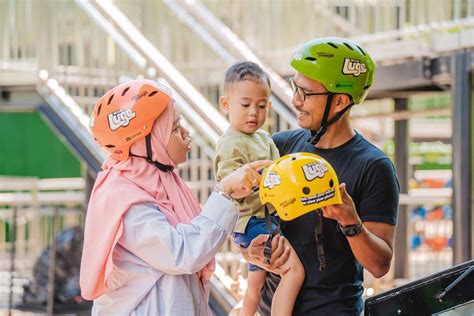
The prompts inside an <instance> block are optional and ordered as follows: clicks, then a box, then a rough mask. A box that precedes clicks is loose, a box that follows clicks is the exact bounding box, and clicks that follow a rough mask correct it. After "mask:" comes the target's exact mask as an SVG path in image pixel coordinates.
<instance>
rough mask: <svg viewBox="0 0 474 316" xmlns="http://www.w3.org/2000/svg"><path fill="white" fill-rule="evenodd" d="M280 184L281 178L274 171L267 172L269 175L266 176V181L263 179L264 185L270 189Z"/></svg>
mask: <svg viewBox="0 0 474 316" xmlns="http://www.w3.org/2000/svg"><path fill="white" fill-rule="evenodd" d="M280 184H281V178H280V176H279V175H278V174H277V173H276V172H274V171H270V172H269V173H267V176H266V177H265V181H263V187H264V188H269V189H273V187H274V186H276V185H280Z"/></svg>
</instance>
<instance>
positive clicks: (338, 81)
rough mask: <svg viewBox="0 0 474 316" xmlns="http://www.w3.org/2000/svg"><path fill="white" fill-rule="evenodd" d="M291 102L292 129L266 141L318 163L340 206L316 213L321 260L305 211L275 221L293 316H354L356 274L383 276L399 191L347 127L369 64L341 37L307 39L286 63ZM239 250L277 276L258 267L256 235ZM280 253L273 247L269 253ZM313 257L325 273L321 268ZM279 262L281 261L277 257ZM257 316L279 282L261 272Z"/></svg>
mask: <svg viewBox="0 0 474 316" xmlns="http://www.w3.org/2000/svg"><path fill="white" fill-rule="evenodd" d="M291 65H292V67H293V68H294V69H295V70H296V71H297V73H296V75H295V76H294V78H293V79H292V86H293V91H294V96H293V99H292V103H293V105H294V106H295V108H296V110H297V112H298V114H297V118H298V124H299V126H300V127H301V128H300V129H296V130H290V131H284V132H280V133H277V134H275V135H273V139H274V141H275V144H276V145H277V147H278V149H279V151H280V155H282V156H283V155H286V154H289V153H293V152H310V153H314V154H317V155H319V156H321V157H323V158H324V159H326V160H327V161H328V162H329V163H330V164H331V165H332V166H333V168H334V170H335V171H336V174H337V176H338V178H339V181H340V183H341V185H340V187H339V189H340V191H341V195H342V199H343V204H341V205H333V206H327V207H324V208H323V210H322V212H323V223H322V225H323V246H324V247H323V252H324V253H323V254H321V253H319V254H318V250H317V249H318V248H317V247H316V240H315V227H316V223H317V222H316V221H317V218H318V217H317V216H316V213H315V212H311V213H307V214H305V215H303V216H301V217H299V218H297V219H295V220H292V221H289V222H282V224H281V228H282V232H283V235H284V236H285V237H286V238H287V239H288V241H289V242H290V243H291V245H292V246H293V247H294V249H295V250H296V252H297V253H298V256H299V258H300V260H301V262H302V263H303V266H304V268H305V272H306V278H305V281H304V283H303V286H302V288H301V290H300V293H299V295H298V298H297V300H296V303H295V307H294V309H293V315H359V314H360V313H361V312H362V309H363V301H362V294H363V286H362V283H363V269H367V270H368V271H369V272H371V273H372V274H373V275H374V276H375V277H377V278H379V277H382V276H383V275H385V274H386V273H387V272H388V270H389V268H390V262H391V259H392V254H393V252H392V249H393V239H394V234H395V224H396V217H397V208H398V198H399V185H398V180H397V177H396V172H395V169H394V167H393V164H392V163H391V161H390V160H389V158H387V156H386V155H385V154H384V153H383V152H382V151H381V150H379V149H378V148H376V147H375V146H373V145H372V144H370V143H369V142H368V141H367V140H365V139H364V138H363V137H362V135H360V134H358V133H357V132H356V131H354V130H353V128H352V127H351V121H350V116H349V111H348V110H349V109H350V108H351V106H352V105H354V104H359V103H361V102H362V101H363V100H364V99H365V97H366V95H367V93H368V90H369V88H370V87H371V85H372V83H373V77H374V71H375V64H374V62H373V61H372V59H371V58H370V56H369V54H368V53H367V52H366V51H365V50H364V49H363V48H362V47H361V46H360V45H358V44H356V43H354V42H352V41H350V40H346V39H342V38H334V37H333V38H319V39H315V40H313V41H310V42H308V43H306V44H304V45H303V47H302V48H301V49H300V50H299V51H298V52H297V53H296V54H295V56H294V57H293V59H292V61H291ZM260 237H262V238H259V239H258V238H257V239H255V240H254V242H253V243H252V244H251V245H250V246H249V248H248V249H247V251H243V253H244V256H245V257H246V258H247V260H249V261H251V262H253V263H256V264H259V265H260V266H263V267H265V268H267V269H269V270H270V271H274V272H279V271H278V265H280V263H281V261H282V260H277V261H274V263H273V265H272V266H265V264H263V263H262V262H261V261H260V259H261V258H262V256H261V252H262V246H263V243H264V241H265V240H266V236H263V235H262V236H260ZM277 251H278V252H279V253H281V251H282V250H281V247H277ZM321 255H323V257H325V259H326V263H327V264H326V268H325V269H321V268H322V267H321V265H320V260H321ZM281 258H285V256H281ZM267 275H268V276H267V279H266V284H265V287H264V288H263V289H262V291H261V294H262V299H261V305H260V313H261V314H262V315H269V314H270V313H269V311H270V304H271V298H272V296H273V292H274V290H275V288H276V284H277V283H278V281H279V277H278V275H276V274H271V273H269V274H267Z"/></svg>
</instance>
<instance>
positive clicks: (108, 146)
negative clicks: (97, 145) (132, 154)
mask: <svg viewBox="0 0 474 316" xmlns="http://www.w3.org/2000/svg"><path fill="white" fill-rule="evenodd" d="M105 147H107V148H115V145H112V144H109V145H105Z"/></svg>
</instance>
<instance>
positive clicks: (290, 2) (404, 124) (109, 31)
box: [0, 0, 474, 315]
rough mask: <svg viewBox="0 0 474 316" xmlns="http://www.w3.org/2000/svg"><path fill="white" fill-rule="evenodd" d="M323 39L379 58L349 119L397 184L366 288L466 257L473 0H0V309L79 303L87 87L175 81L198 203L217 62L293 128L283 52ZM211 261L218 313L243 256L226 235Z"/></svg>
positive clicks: (220, 125)
mask: <svg viewBox="0 0 474 316" xmlns="http://www.w3.org/2000/svg"><path fill="white" fill-rule="evenodd" d="M321 36H340V37H347V38H350V39H352V40H355V41H357V42H358V43H360V44H361V45H363V46H364V47H365V48H366V50H368V51H369V53H370V54H371V56H372V57H373V58H374V60H375V61H376V63H377V70H376V75H375V85H374V86H373V88H372V90H371V92H370V94H369V97H368V100H367V101H365V102H364V103H363V104H362V105H359V106H356V107H354V108H353V110H352V116H353V118H354V120H355V128H356V129H357V130H358V131H359V132H360V133H362V134H363V135H364V136H365V137H366V138H368V139H369V140H370V141H372V142H373V143H374V144H376V145H377V146H379V147H380V148H381V149H382V150H384V151H385V152H386V153H387V154H388V155H389V156H390V158H391V159H392V160H393V162H394V163H395V165H396V168H397V172H398V177H399V180H400V185H401V190H402V195H401V199H400V208H399V215H398V227H397V236H396V245H395V256H394V262H393V264H392V268H391V271H390V272H389V273H388V275H386V276H385V277H383V278H382V279H375V278H373V277H372V276H371V275H370V274H369V273H367V274H366V276H365V284H364V285H365V292H364V295H365V297H371V296H373V295H375V294H378V293H381V292H383V291H386V290H388V289H392V288H394V287H396V286H400V285H403V284H406V283H407V282H409V281H412V280H416V279H419V278H422V277H425V276H428V275H430V274H433V273H436V272H439V271H441V270H443V269H446V268H448V267H451V266H453V265H455V264H459V263H462V262H465V261H468V260H471V259H472V258H473V254H474V250H473V242H472V241H473V227H474V224H473V220H474V218H473V216H472V214H473V201H474V197H473V181H474V177H473V173H472V170H473V162H474V160H473V159H474V155H473V146H474V143H473V133H474V132H473V128H474V127H473V125H472V121H473V116H474V114H473V106H472V105H473V102H474V100H473V95H474V93H473V92H474V80H473V77H474V76H473V69H474V0H332V1H330V0H273V1H271V0H220V1H218V0H200V1H198V0H186V1H185V0H140V1H132V0H115V1H108V0H107V1H101V0H76V1H74V0H0V258H1V260H0V314H2V313H4V314H5V315H7V314H11V313H13V314H15V313H25V312H41V313H48V314H54V313H60V312H67V313H71V314H81V313H85V314H87V311H88V309H89V308H90V306H89V305H90V304H89V302H85V301H83V300H82V299H81V298H80V295H79V288H78V269H79V263H80V251H81V245H82V229H81V228H82V227H83V223H84V218H85V212H86V206H87V201H88V196H89V192H90V190H91V187H92V185H93V181H94V178H95V176H96V174H97V172H98V171H99V170H100V165H101V161H102V160H103V159H104V157H105V153H104V152H103V151H102V150H101V149H100V148H98V146H97V145H96V144H95V143H94V141H93V139H92V137H91V135H90V133H89V131H88V128H87V127H88V123H89V114H90V111H91V109H92V107H93V105H94V103H95V101H96V100H97V98H98V97H100V96H101V95H102V94H103V93H105V92H106V91H107V90H108V89H110V88H111V87H113V86H115V85H116V84H118V83H120V82H123V81H126V80H130V79H134V78H150V79H154V80H158V81H161V82H163V83H165V84H167V85H168V86H170V87H172V89H173V91H174V96H175V98H176V101H177V105H178V106H179V108H180V109H181V111H182V113H183V116H184V120H185V124H186V126H187V127H189V129H190V130H191V134H192V138H193V141H194V147H193V150H192V152H191V154H190V159H189V161H188V162H187V163H186V164H185V165H184V166H182V167H181V168H180V170H179V172H180V174H181V176H182V177H183V178H184V179H185V180H186V181H187V182H188V184H189V185H190V187H191V188H192V189H193V191H194V192H195V194H196V196H197V197H198V198H199V200H200V201H201V202H204V201H205V200H206V199H207V197H208V195H209V194H210V192H211V191H212V188H213V185H214V180H213V178H212V165H211V158H212V156H213V151H214V145H215V143H216V140H217V138H218V136H219V135H220V134H222V132H223V130H224V128H225V123H226V118H225V117H224V116H223V115H222V114H221V113H220V111H219V109H218V106H217V105H218V98H219V96H220V95H221V94H222V91H223V79H224V71H225V70H226V69H227V67H228V66H229V65H231V64H232V63H234V62H236V61H241V60H252V61H255V62H257V63H259V64H260V65H262V67H263V68H264V69H265V70H266V71H267V72H268V73H269V74H270V76H271V80H272V88H273V91H272V99H273V104H274V106H273V108H272V110H271V111H270V112H271V114H270V118H269V119H268V120H267V123H266V126H265V129H267V130H268V131H270V132H276V131H280V130H285V129H288V128H293V127H296V126H297V123H296V118H295V113H294V111H293V109H292V106H291V101H290V100H291V89H290V88H289V85H288V79H289V78H290V77H292V76H293V74H294V73H293V71H292V69H291V68H290V66H289V61H290V59H291V57H292V55H293V53H294V52H295V51H296V50H297V49H298V47H299V46H300V45H301V44H303V43H304V42H305V41H307V40H310V39H313V38H316V37H321ZM217 260H218V264H219V265H218V269H217V270H216V273H215V277H214V278H213V281H212V282H213V289H212V293H211V305H212V309H213V311H214V313H215V314H216V315H225V314H227V313H228V312H229V311H230V310H231V309H232V307H233V306H235V304H236V303H237V302H239V301H240V298H241V295H242V294H243V291H244V290H245V287H246V263H245V262H244V261H243V260H242V259H241V256H240V254H239V253H238V252H237V251H236V250H235V249H234V248H233V245H232V243H231V242H230V241H229V242H227V243H226V244H225V245H224V247H223V248H222V249H221V252H220V253H219V254H218V256H217ZM19 311H23V312H19Z"/></svg>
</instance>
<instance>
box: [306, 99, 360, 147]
mask: <svg viewBox="0 0 474 316" xmlns="http://www.w3.org/2000/svg"><path fill="white" fill-rule="evenodd" d="M333 97H334V93H332V92H329V94H328V99H327V101H326V108H325V109H324V115H323V118H322V120H321V127H320V128H319V129H318V130H317V131H316V132H314V131H311V138H310V139H308V143H311V145H313V146H314V145H316V144H317V143H318V142H319V140H320V139H321V137H323V135H324V134H325V133H326V131H327V130H328V127H329V126H330V125H332V124H333V123H335V122H336V121H337V120H339V119H340V118H341V117H342V116H343V115H344V113H346V112H347V111H348V110H349V109H350V108H351V107H352V106H353V105H354V102H351V103H350V104H349V105H348V106H346V107H345V108H344V109H342V111H341V112H339V113H337V114H336V115H334V117H332V118H331V119H330V120H328V117H329V112H330V110H331V103H332V98H333Z"/></svg>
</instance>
